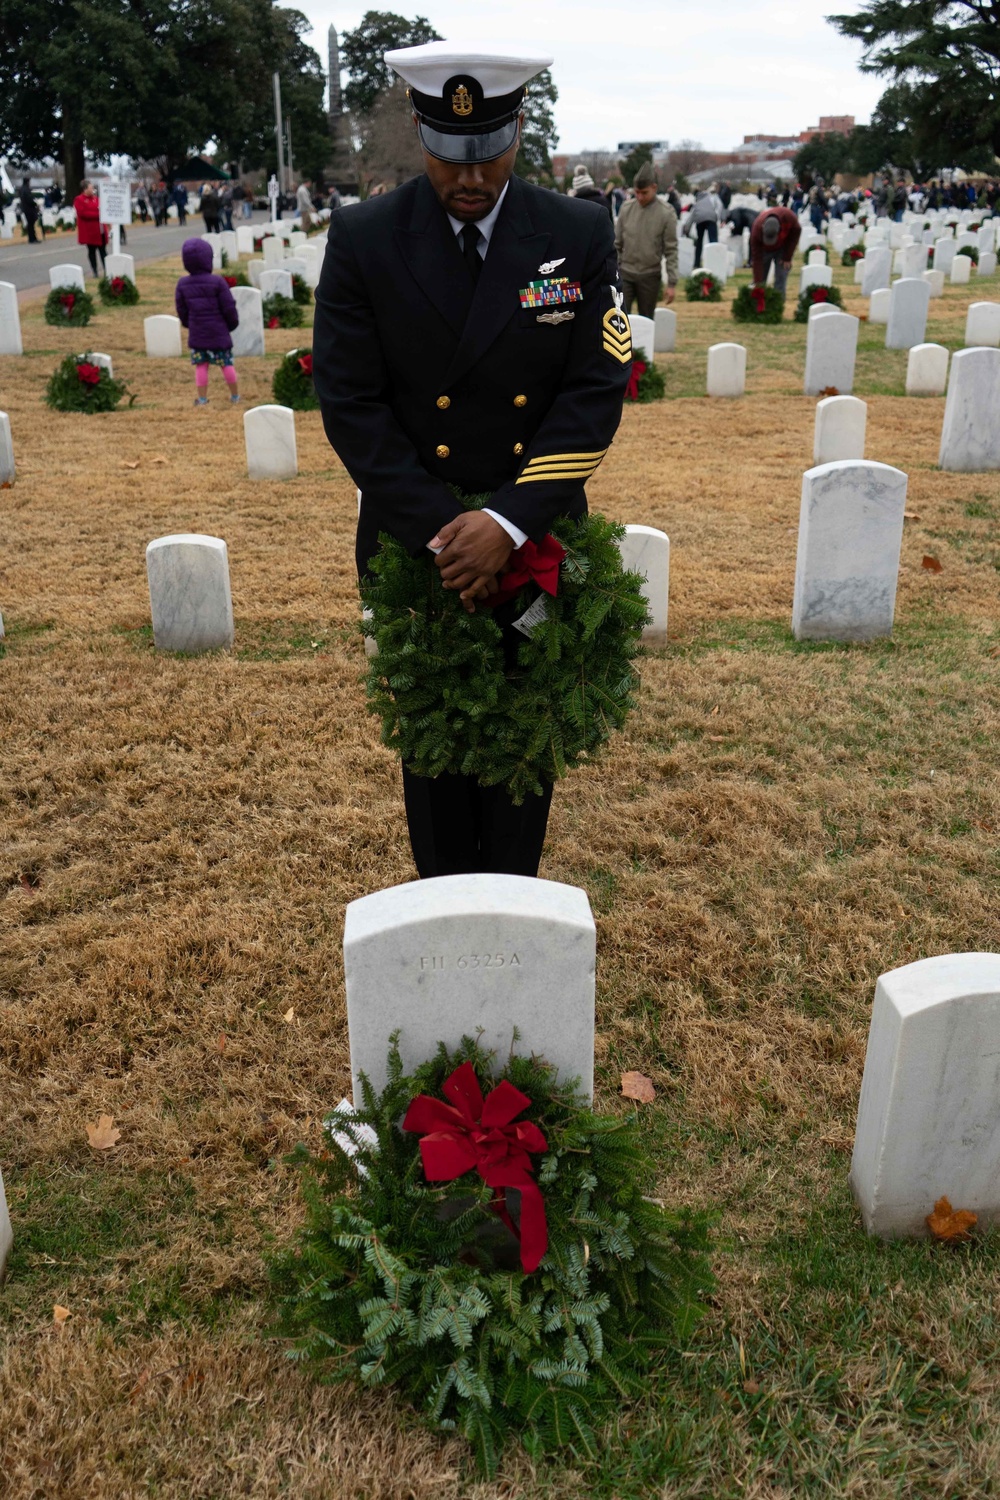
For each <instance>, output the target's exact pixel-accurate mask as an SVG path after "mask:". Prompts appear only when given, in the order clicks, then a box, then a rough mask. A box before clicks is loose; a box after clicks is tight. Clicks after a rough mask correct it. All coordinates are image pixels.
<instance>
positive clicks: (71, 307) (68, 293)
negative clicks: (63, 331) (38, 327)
mask: <svg viewBox="0 0 1000 1500" xmlns="http://www.w3.org/2000/svg"><path fill="white" fill-rule="evenodd" d="M93 316H94V299H93V297H92V296H91V295H90V293H89V292H81V291H80V289H79V287H75V286H54V287H53V288H52V290H51V292H50V293H49V295H48V296H47V297H46V299H45V321H46V323H51V324H52V325H53V326H54V327H56V328H65V327H66V326H67V325H68V326H69V327H70V328H85V327H86V325H87V324H88V323H89V322H90V320H91V318H92V317H93Z"/></svg>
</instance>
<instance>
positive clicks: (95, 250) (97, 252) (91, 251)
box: [87, 245, 104, 276]
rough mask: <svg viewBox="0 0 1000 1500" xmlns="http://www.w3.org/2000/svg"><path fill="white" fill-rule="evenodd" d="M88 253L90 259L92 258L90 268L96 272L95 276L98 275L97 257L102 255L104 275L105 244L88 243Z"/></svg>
mask: <svg viewBox="0 0 1000 1500" xmlns="http://www.w3.org/2000/svg"><path fill="white" fill-rule="evenodd" d="M87 255H88V257H89V260H90V269H91V270H92V271H93V273H94V275H95V276H96V275H97V257H98V256H100V257H101V275H102V276H103V275H104V246H103V245H88V246H87Z"/></svg>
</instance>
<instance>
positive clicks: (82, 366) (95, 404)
mask: <svg viewBox="0 0 1000 1500" xmlns="http://www.w3.org/2000/svg"><path fill="white" fill-rule="evenodd" d="M127 395H129V389H128V386H127V385H126V384H125V382H124V380H114V379H112V377H111V376H110V375H109V374H108V371H107V368H106V367H105V366H104V365H98V364H95V363H94V361H93V359H92V358H91V356H90V354H89V353H88V354H67V356H66V358H65V359H64V360H63V361H62V363H61V364H59V365H57V366H56V368H55V370H54V371H53V373H52V376H51V377H50V379H49V383H48V385H47V386H46V388H45V400H46V402H47V404H48V405H49V406H51V407H52V408H53V409H54V410H55V411H84V412H97V411H114V409H115V407H116V406H117V405H118V403H119V402H120V401H121V400H122V398H123V397H124V396H127ZM134 401H135V396H131V397H130V399H129V406H131V405H132V404H133V403H134Z"/></svg>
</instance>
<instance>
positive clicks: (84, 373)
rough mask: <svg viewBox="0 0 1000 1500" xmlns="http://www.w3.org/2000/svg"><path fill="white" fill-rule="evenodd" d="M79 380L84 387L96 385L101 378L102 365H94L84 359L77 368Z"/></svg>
mask: <svg viewBox="0 0 1000 1500" xmlns="http://www.w3.org/2000/svg"><path fill="white" fill-rule="evenodd" d="M76 373H77V378H78V379H79V380H82V381H83V383H84V385H96V384H97V382H98V381H99V380H100V378H101V367H100V365H92V364H91V363H90V362H89V360H86V359H83V360H81V361H80V363H79V364H78V365H77V367H76Z"/></svg>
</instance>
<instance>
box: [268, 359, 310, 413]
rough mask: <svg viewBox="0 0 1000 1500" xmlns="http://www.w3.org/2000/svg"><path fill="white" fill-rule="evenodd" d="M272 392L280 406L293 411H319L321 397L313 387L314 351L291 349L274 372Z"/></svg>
mask: <svg viewBox="0 0 1000 1500" xmlns="http://www.w3.org/2000/svg"><path fill="white" fill-rule="evenodd" d="M271 390H272V392H273V393H274V399H275V401H277V402H278V404H279V406H290V407H291V408H292V410H293V411H317V410H318V409H319V397H318V396H317V394H316V387H315V386H314V385H313V356H312V350H311V349H290V350H289V352H288V353H287V354H286V355H285V357H284V359H282V360H281V361H280V362H279V364H278V368H277V369H276V370H275V372H274V379H273V381H272V382H271Z"/></svg>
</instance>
